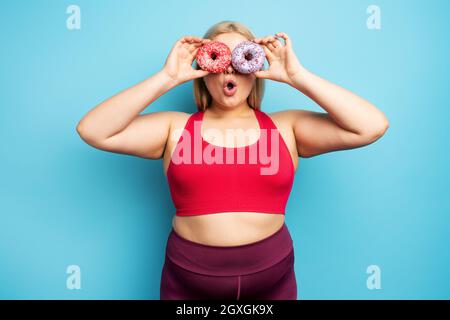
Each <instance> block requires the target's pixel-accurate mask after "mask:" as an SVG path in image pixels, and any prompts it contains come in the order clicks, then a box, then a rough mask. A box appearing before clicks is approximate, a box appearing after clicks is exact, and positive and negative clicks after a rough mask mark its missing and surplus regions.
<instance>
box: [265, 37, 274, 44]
mask: <svg viewBox="0 0 450 320" xmlns="http://www.w3.org/2000/svg"><path fill="white" fill-rule="evenodd" d="M275 40H276V39H275V37H274V36H267V37H265V38H263V40H262V43H270V42H272V41H275Z"/></svg>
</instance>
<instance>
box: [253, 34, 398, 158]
mask: <svg viewBox="0 0 450 320" xmlns="http://www.w3.org/2000/svg"><path fill="white" fill-rule="evenodd" d="M277 38H283V39H284V40H285V45H283V44H282V43H281V42H280V41H279V40H277ZM254 41H255V42H256V43H259V44H261V45H263V48H264V51H265V52H266V56H267V59H268V60H269V64H270V67H269V69H268V70H264V71H259V72H256V76H257V77H261V78H266V79H272V80H275V81H279V82H284V83H287V84H289V85H291V86H292V87H294V88H296V89H297V90H299V91H300V92H302V93H303V94H305V95H306V96H308V97H309V98H311V99H312V100H314V101H315V102H316V103H317V104H318V105H320V106H321V107H322V108H323V109H324V110H325V111H326V112H327V113H319V112H311V111H306V110H287V111H283V112H281V113H286V115H285V118H287V119H289V120H288V121H289V122H290V125H291V127H292V130H293V131H294V135H295V140H296V143H297V151H298V154H299V156H302V157H312V156H315V155H319V154H322V153H326V152H330V151H337V150H343V149H352V148H357V147H361V146H364V145H368V144H370V143H372V142H374V141H376V140H377V139H379V138H380V137H381V136H382V135H383V134H384V133H385V132H386V130H387V129H388V127H389V122H388V120H387V118H386V116H385V115H384V114H383V113H382V112H381V111H380V110H379V109H377V108H376V107H375V106H374V105H373V104H371V103H370V102H368V101H367V100H364V99H363V98H361V97H359V96H357V95H356V94H354V93H352V92H350V91H348V90H346V89H344V88H342V87H339V86H338V85H336V84H333V83H331V82H329V81H327V80H325V79H322V78H320V77H319V76H317V75H315V74H313V73H311V72H309V71H308V70H306V68H304V67H303V66H302V65H301V64H300V62H299V61H298V59H297V57H296V55H295V53H294V51H293V48H292V42H291V40H290V38H289V37H288V36H287V35H286V34H285V33H281V32H280V33H277V34H276V35H275V37H274V36H268V37H265V38H262V39H255V40H254Z"/></svg>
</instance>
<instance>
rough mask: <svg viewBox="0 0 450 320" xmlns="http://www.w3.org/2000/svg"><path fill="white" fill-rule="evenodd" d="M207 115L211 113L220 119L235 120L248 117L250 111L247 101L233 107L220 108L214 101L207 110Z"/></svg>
mask: <svg viewBox="0 0 450 320" xmlns="http://www.w3.org/2000/svg"><path fill="white" fill-rule="evenodd" d="M207 109H208V113H211V114H213V115H215V116H217V117H220V118H228V117H230V118H236V117H242V116H245V115H248V113H249V111H251V110H250V109H251V107H250V105H249V104H248V103H247V100H246V101H244V102H243V103H242V104H240V105H238V106H235V107H231V108H230V107H226V106H222V105H220V104H219V103H217V102H216V101H213V102H212V103H211V105H210V106H209V107H208V108H207Z"/></svg>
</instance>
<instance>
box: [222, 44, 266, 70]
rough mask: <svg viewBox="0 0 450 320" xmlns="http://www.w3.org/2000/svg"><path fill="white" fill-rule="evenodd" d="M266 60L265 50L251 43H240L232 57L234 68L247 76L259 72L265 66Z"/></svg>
mask: <svg viewBox="0 0 450 320" xmlns="http://www.w3.org/2000/svg"><path fill="white" fill-rule="evenodd" d="M265 59H266V54H265V52H264V49H263V48H262V47H261V46H260V45H259V44H257V43H254V42H251V41H243V42H241V43H239V44H238V45H237V46H236V47H235V48H234V50H233V53H232V55H231V63H232V65H233V68H234V69H236V70H237V71H238V72H240V73H245V74H247V73H253V72H256V71H259V70H260V69H261V68H262V66H263V65H264V61H265Z"/></svg>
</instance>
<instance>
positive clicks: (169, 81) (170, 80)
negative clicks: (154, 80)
mask: <svg viewBox="0 0 450 320" xmlns="http://www.w3.org/2000/svg"><path fill="white" fill-rule="evenodd" d="M157 75H158V76H159V77H160V78H161V83H163V84H165V85H166V86H167V87H169V88H173V87H176V86H177V85H179V84H180V82H179V81H178V79H176V78H174V77H172V76H171V75H170V74H169V73H168V72H167V71H166V70H165V69H164V68H163V69H161V70H160V71H159V72H158V73H157Z"/></svg>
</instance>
